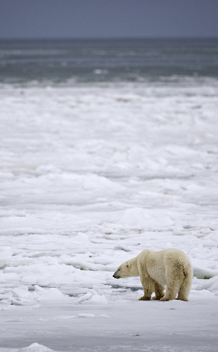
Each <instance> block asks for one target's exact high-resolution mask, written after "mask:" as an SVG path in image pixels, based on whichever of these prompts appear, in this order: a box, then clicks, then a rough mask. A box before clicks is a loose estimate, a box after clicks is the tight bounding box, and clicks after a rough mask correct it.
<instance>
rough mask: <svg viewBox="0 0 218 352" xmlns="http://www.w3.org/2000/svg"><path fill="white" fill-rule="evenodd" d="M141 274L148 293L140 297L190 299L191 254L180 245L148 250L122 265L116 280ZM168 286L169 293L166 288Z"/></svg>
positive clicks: (115, 274) (146, 298)
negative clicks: (181, 248) (189, 255)
mask: <svg viewBox="0 0 218 352" xmlns="http://www.w3.org/2000/svg"><path fill="white" fill-rule="evenodd" d="M130 276H140V279H141V283H142V286H143V289H144V296H143V297H141V298H139V300H142V301H144V300H150V299H151V295H152V293H153V292H155V297H154V298H153V299H156V300H161V301H169V300H173V299H175V298H176V296H177V294H178V296H177V299H179V300H182V301H188V295H189V292H190V289H191V285H192V278H193V271H192V266H191V263H190V260H189V258H188V257H187V255H186V254H185V253H184V252H183V251H181V250H180V249H176V248H168V249H163V250H161V251H152V250H150V249H145V250H144V251H142V252H141V253H140V254H139V255H138V256H137V257H135V258H133V259H130V260H128V261H127V262H125V263H123V264H121V265H120V266H119V268H118V269H117V271H116V272H115V273H114V275H113V277H114V278H116V279H120V278H125V277H130ZM164 286H166V292H165V294H164V289H165V287H164Z"/></svg>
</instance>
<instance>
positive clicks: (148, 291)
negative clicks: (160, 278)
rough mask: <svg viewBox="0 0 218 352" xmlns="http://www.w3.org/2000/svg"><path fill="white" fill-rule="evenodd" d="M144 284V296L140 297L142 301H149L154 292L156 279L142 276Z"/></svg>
mask: <svg viewBox="0 0 218 352" xmlns="http://www.w3.org/2000/svg"><path fill="white" fill-rule="evenodd" d="M140 278H141V277H140ZM141 282H142V286H143V289H144V296H142V297H141V298H139V300H140V301H149V300H150V299H151V295H152V293H153V292H154V281H153V280H152V279H151V278H150V277H143V278H141Z"/></svg>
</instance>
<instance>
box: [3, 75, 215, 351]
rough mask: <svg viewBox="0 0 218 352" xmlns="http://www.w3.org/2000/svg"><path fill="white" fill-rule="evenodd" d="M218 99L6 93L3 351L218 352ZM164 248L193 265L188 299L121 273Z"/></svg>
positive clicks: (136, 92)
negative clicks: (118, 275) (163, 297)
mask: <svg viewBox="0 0 218 352" xmlns="http://www.w3.org/2000/svg"><path fill="white" fill-rule="evenodd" d="M217 95H218V84H217V81H216V80H213V79H205V80H197V79H196V80H188V79H187V80H185V79H184V81H183V82H180V84H177V85H176V84H175V83H174V82H169V83H163V84H161V83H160V82H159V83H156V84H155V83H152V84H149V83H125V84H122V83H119V84H118V83H117V84H115V83H110V84H109V83H108V84H106V83H105V84H100V83H99V84H95V85H92V84H80V85H79V84H77V85H75V86H70V85H68V86H67V85H66V86H47V87H43V86H40V85H38V86H26V87H24V86H23V87H20V86H12V85H8V86H7V85H2V86H1V87H0V119H1V129H0V160H1V161H0V244H1V245H0V315H1V326H0V352H12V351H13V352H15V351H16V352H17V351H22V352H47V351H49V349H50V350H59V351H73V350H75V351H80V350H81V351H82V350H83V347H84V350H87V351H89V350H90V351H91V350H92V351H95V350H96V351H101V350H102V349H104V350H105V351H109V350H111V349H112V350H113V349H114V350H117V351H123V350H125V351H128V350H131V349H132V350H133V349H135V350H136V351H160V350H162V351H216V350H217V349H216V345H217V344H218V333H217V331H218V329H217V328H218V308H217V307H218V139H217V135H218V123H217V113H218V99H217ZM168 247H176V248H180V249H182V250H183V251H185V253H186V254H187V255H188V256H189V258H190V260H191V262H192V265H193V269H194V276H195V277H194V280H193V285H192V290H191V294H190V300H189V302H188V303H187V302H178V301H175V302H156V301H155V302H139V301H138V298H139V297H140V295H141V294H142V287H141V283H140V279H139V278H129V279H120V280H119V281H117V280H115V279H114V278H113V277H112V275H113V272H114V271H115V270H116V268H117V266H119V265H120V264H121V263H122V262H124V261H126V260H128V259H129V258H132V257H134V256H136V255H138V254H139V253H140V251H142V250H143V249H145V248H151V249H154V250H160V249H164V248H168ZM149 322H150V323H149ZM157 335H158V336H159V337H157ZM85 338H86V339H85ZM158 338H160V341H162V342H158ZM185 338H186V341H187V343H185V341H184V339H185ZM136 341H137V342H136ZM161 343H162V349H160V345H161ZM70 346H74V347H72V348H71V347H70ZM102 346H104V348H103V347H102ZM128 346H129V347H128ZM146 346H147V347H146ZM146 348H147V349H146ZM173 348H174V349H173Z"/></svg>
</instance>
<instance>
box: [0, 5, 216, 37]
mask: <svg viewBox="0 0 218 352" xmlns="http://www.w3.org/2000/svg"><path fill="white" fill-rule="evenodd" d="M201 36H203V37H207V36H213V37H214V36H217V37H218V0H0V38H114V37H115V38H116V37H201Z"/></svg>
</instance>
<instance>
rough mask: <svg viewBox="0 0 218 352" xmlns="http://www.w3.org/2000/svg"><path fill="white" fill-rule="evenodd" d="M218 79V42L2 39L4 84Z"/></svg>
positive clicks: (0, 65)
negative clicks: (191, 78) (195, 78)
mask: <svg viewBox="0 0 218 352" xmlns="http://www.w3.org/2000/svg"><path fill="white" fill-rule="evenodd" d="M184 76H185V77H213V78H215V79H217V78H218V38H208V39H206V38H204V39H201V38H198V39H107V40H1V41H0V82H1V83H21V84H26V83H31V82H32V83H34V84H37V83H43V82H50V83H53V84H58V83H67V82H68V83H69V82H74V81H75V82H83V83H85V82H109V81H113V82H114V81H115V82H120V81H121V82H125V81H132V82H140V81H153V80H154V81H158V80H162V81H163V80H169V79H176V78H178V77H184Z"/></svg>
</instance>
